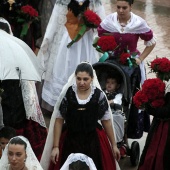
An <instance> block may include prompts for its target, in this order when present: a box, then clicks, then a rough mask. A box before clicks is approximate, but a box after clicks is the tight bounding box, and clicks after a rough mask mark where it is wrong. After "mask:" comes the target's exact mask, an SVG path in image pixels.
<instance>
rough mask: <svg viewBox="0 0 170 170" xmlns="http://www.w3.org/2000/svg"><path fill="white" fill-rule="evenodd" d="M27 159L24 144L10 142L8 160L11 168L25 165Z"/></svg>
mask: <svg viewBox="0 0 170 170" xmlns="http://www.w3.org/2000/svg"><path fill="white" fill-rule="evenodd" d="M25 159H26V151H25V147H24V145H20V144H9V146H8V160H9V164H10V166H11V169H13V170H18V169H21V168H23V167H24V165H25Z"/></svg>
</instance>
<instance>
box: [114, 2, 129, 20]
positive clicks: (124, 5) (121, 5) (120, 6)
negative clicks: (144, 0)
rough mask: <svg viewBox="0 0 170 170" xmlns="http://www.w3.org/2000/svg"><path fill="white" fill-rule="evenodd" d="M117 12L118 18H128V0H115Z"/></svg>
mask: <svg viewBox="0 0 170 170" xmlns="http://www.w3.org/2000/svg"><path fill="white" fill-rule="evenodd" d="M116 5H117V13H118V17H119V20H121V19H129V17H130V11H131V6H130V5H129V3H128V2H126V1H123V0H122V1H117V3H116Z"/></svg>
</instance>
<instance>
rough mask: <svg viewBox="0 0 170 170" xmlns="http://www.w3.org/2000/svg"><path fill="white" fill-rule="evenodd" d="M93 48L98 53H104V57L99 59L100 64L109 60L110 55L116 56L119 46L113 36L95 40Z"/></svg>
mask: <svg viewBox="0 0 170 170" xmlns="http://www.w3.org/2000/svg"><path fill="white" fill-rule="evenodd" d="M93 47H95V48H96V50H97V51H99V52H101V53H103V56H102V57H101V58H100V59H99V62H104V61H105V60H106V59H108V58H109V53H112V54H114V51H115V50H116V48H117V47H118V45H117V43H116V41H115V38H114V37H113V36H112V35H104V36H101V37H96V38H95V40H94V42H93Z"/></svg>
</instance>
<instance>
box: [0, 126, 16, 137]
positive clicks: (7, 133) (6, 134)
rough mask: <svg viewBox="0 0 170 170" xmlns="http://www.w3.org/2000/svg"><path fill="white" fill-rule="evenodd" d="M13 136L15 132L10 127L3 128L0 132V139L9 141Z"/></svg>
mask: <svg viewBox="0 0 170 170" xmlns="http://www.w3.org/2000/svg"><path fill="white" fill-rule="evenodd" d="M14 136H16V131H15V129H14V128H12V127H9V126H5V127H3V128H2V129H1V130H0V138H5V139H8V140H10V139H11V138H13V137H14Z"/></svg>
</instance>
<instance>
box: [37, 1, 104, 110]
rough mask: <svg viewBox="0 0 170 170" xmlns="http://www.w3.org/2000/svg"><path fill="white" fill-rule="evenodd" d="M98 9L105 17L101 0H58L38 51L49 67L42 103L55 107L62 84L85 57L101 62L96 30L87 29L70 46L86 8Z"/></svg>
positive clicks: (51, 108) (48, 106) (42, 60)
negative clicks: (94, 46) (97, 50)
mask: <svg viewBox="0 0 170 170" xmlns="http://www.w3.org/2000/svg"><path fill="white" fill-rule="evenodd" d="M89 8H90V9H91V10H93V11H94V12H96V13H97V14H98V15H99V16H100V17H101V18H103V16H104V8H103V6H102V4H101V1H100V0H57V1H56V3H55V5H54V8H53V12H52V15H51V18H50V21H49V24H48V26H47V30H46V33H45V36H44V40H43V42H42V45H41V48H40V50H39V53H38V58H39V59H40V60H41V63H42V65H43V66H44V67H45V70H46V72H45V77H44V85H43V89H42V99H43V100H44V102H43V103H42V107H43V108H45V109H47V110H49V111H53V107H54V105H55V103H56V101H57V99H58V96H59V94H60V92H61V90H62V87H63V86H64V85H65V83H66V82H67V80H68V78H69V76H70V75H71V73H72V72H73V71H74V70H75V68H76V66H77V65H78V64H80V62H81V61H89V62H90V63H92V64H93V63H95V62H97V60H98V59H97V57H98V54H97V52H96V50H95V49H94V48H93V46H92V43H93V37H94V34H95V31H93V30H92V29H90V30H87V31H86V32H85V34H84V35H83V37H82V38H80V39H79V40H78V41H77V42H75V43H74V44H73V45H72V46H71V47H70V48H67V45H68V43H70V41H72V40H73V39H74V38H75V36H76V35H77V33H78V32H79V31H80V29H81V24H83V20H82V16H81V13H82V12H83V11H85V10H86V9H89Z"/></svg>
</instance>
